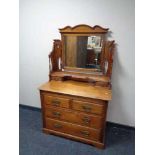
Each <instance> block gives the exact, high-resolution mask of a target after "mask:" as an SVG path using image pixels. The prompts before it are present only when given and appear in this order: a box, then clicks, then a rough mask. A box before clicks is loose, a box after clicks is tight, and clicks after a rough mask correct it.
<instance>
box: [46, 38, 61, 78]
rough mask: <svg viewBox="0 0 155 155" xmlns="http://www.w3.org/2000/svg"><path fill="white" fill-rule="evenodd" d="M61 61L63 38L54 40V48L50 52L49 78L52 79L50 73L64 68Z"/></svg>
mask: <svg viewBox="0 0 155 155" xmlns="http://www.w3.org/2000/svg"><path fill="white" fill-rule="evenodd" d="M59 61H60V66H59ZM61 62H62V42H61V40H54V42H53V50H52V52H51V53H50V54H49V80H51V79H50V74H51V73H52V72H55V71H60V70H61V69H62V66H61Z"/></svg>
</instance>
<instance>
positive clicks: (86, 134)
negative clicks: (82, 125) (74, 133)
mask: <svg viewBox="0 0 155 155" xmlns="http://www.w3.org/2000/svg"><path fill="white" fill-rule="evenodd" d="M81 134H82V135H83V136H86V137H89V135H90V132H89V131H81Z"/></svg>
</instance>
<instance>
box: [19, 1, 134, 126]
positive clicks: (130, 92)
mask: <svg viewBox="0 0 155 155" xmlns="http://www.w3.org/2000/svg"><path fill="white" fill-rule="evenodd" d="M77 24H88V25H91V26H94V25H101V26H102V27H108V28H110V30H111V31H112V33H111V35H110V36H109V39H110V40H111V39H114V40H116V43H117V50H116V53H115V56H114V66H113V77H112V83H113V99H112V101H111V102H110V104H109V109H108V120H109V121H112V122H116V123H120V124H125V125H130V126H134V123H135V120H134V109H135V101H134V100H135V92H134V0H117V1H116V0H20V95H19V96H20V104H25V105H30V106H35V107H40V98H39V91H38V90H37V88H38V87H39V86H40V85H41V84H43V83H44V82H46V81H48V54H49V52H50V51H51V49H52V40H53V39H60V34H59V31H58V28H62V27H64V26H66V25H70V26H74V25H77Z"/></svg>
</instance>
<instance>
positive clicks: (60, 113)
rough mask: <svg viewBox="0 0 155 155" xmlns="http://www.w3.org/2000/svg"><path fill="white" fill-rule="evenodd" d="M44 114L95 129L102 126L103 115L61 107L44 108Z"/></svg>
mask: <svg viewBox="0 0 155 155" xmlns="http://www.w3.org/2000/svg"><path fill="white" fill-rule="evenodd" d="M45 115H46V117H50V118H54V119H58V120H63V121H67V122H71V123H76V124H80V125H83V126H88V127H92V128H96V129H99V128H102V124H103V120H104V117H101V116H97V115H92V114H86V113H83V112H78V111H73V110H68V109H62V108H46V109H45Z"/></svg>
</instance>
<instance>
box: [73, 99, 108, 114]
mask: <svg viewBox="0 0 155 155" xmlns="http://www.w3.org/2000/svg"><path fill="white" fill-rule="evenodd" d="M72 109H74V110H79V111H84V112H87V113H93V114H99V115H101V114H103V112H106V106H105V104H95V103H90V102H83V101H76V100H73V103H72Z"/></svg>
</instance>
